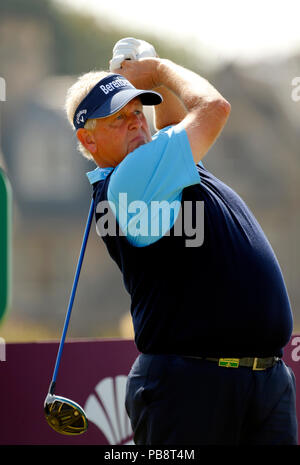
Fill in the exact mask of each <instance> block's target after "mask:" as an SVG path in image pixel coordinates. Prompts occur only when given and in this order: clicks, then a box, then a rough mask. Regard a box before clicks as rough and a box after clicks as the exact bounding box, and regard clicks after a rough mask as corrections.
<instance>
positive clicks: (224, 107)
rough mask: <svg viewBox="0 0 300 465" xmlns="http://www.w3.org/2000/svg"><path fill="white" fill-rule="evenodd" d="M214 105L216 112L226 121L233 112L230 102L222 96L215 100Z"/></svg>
mask: <svg viewBox="0 0 300 465" xmlns="http://www.w3.org/2000/svg"><path fill="white" fill-rule="evenodd" d="M213 107H214V111H215V112H216V116H218V117H219V118H220V120H222V119H224V120H225V121H226V120H227V118H228V116H229V115H230V112H231V105H230V103H229V102H228V101H227V100H226V99H224V98H223V97H221V98H218V99H217V100H216V101H215V102H214V104H213Z"/></svg>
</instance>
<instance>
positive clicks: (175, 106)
mask: <svg viewBox="0 0 300 465" xmlns="http://www.w3.org/2000/svg"><path fill="white" fill-rule="evenodd" d="M153 90H155V91H156V92H158V93H160V94H161V95H162V97H163V102H162V103H161V104H160V105H156V106H155V107H154V124H155V127H156V128H157V129H163V128H165V127H166V126H170V125H173V124H178V123H180V121H182V120H183V118H185V116H186V115H187V109H186V107H185V106H184V104H183V103H182V101H181V100H180V99H179V98H178V97H177V95H175V94H174V92H173V91H171V90H170V89H168V88H167V87H165V86H159V87H155V88H154V89H153Z"/></svg>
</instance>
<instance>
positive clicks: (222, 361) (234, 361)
mask: <svg viewBox="0 0 300 465" xmlns="http://www.w3.org/2000/svg"><path fill="white" fill-rule="evenodd" d="M239 364H240V359H239V358H219V367H226V368H238V366H239Z"/></svg>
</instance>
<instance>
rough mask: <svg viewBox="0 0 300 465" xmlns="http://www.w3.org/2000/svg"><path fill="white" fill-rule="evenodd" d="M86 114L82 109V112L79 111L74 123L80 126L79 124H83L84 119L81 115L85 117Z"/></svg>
mask: <svg viewBox="0 0 300 465" xmlns="http://www.w3.org/2000/svg"><path fill="white" fill-rule="evenodd" d="M86 113H87V110H86V109H84V110H80V111H79V112H78V113H77V115H76V123H77V124H80V122H81V123H84V122H85V118H84V117H83V115H85V114H86Z"/></svg>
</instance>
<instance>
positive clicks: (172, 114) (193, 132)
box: [116, 58, 230, 163]
mask: <svg viewBox="0 0 300 465" xmlns="http://www.w3.org/2000/svg"><path fill="white" fill-rule="evenodd" d="M116 72H119V73H120V74H122V75H124V76H125V77H126V78H127V79H128V80H129V81H131V82H132V84H133V85H134V86H136V87H138V88H141V89H154V88H155V89H157V90H158V89H160V90H161V93H162V95H163V97H164V102H163V103H161V104H160V105H157V106H156V109H155V125H156V127H157V128H158V129H161V128H163V127H165V126H167V125H169V124H176V123H179V122H182V124H183V125H184V127H185V129H186V132H187V135H188V138H189V142H190V145H191V149H192V153H193V157H194V160H195V162H196V163H198V162H199V161H200V160H201V159H202V158H203V157H204V156H205V154H206V153H207V151H208V150H209V148H210V147H211V146H212V144H213V143H214V142H215V140H216V139H217V137H218V136H219V134H220V132H221V131H222V129H223V127H224V125H225V123H226V121H227V118H228V116H229V114H230V104H229V103H228V102H227V100H226V99H225V98H224V97H222V95H221V94H220V93H219V92H218V91H217V90H216V89H215V88H214V87H213V86H212V85H211V84H210V83H209V82H208V81H207V80H206V79H204V78H202V77H201V76H199V75H198V74H196V73H194V72H193V71H190V70H188V69H186V68H183V67H182V66H179V65H177V64H175V63H173V62H172V61H170V60H166V59H162V58H143V59H140V60H130V61H123V62H122V68H120V69H118V70H117V71H116Z"/></svg>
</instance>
